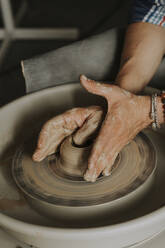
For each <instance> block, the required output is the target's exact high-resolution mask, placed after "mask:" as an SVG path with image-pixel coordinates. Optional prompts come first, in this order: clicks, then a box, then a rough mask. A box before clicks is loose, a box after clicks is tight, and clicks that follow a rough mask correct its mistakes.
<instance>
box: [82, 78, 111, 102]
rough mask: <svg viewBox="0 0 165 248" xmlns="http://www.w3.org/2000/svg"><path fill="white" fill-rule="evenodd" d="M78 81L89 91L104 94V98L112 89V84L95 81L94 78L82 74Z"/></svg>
mask: <svg viewBox="0 0 165 248" xmlns="http://www.w3.org/2000/svg"><path fill="white" fill-rule="evenodd" d="M80 82H81V84H82V85H83V87H84V88H85V89H86V90H87V91H89V92H90V93H93V94H96V95H100V96H104V97H105V98H107V97H108V96H109V93H110V92H112V90H113V86H112V85H110V84H104V83H100V82H96V81H94V80H91V79H88V78H87V77H86V76H84V75H81V76H80Z"/></svg>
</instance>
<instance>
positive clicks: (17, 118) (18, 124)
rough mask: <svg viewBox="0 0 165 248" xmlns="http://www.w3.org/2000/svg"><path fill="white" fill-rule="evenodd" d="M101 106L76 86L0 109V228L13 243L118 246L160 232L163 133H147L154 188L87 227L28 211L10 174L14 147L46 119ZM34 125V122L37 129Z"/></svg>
mask: <svg viewBox="0 0 165 248" xmlns="http://www.w3.org/2000/svg"><path fill="white" fill-rule="evenodd" d="M92 104H95V105H97V104H101V105H103V104H104V102H103V100H102V98H100V97H96V96H93V95H91V94H88V93H87V92H86V91H85V90H84V89H82V88H81V86H80V85H79V84H78V83H77V84H67V85H61V86H57V87H55V88H49V89H46V90H43V91H40V92H37V93H33V94H30V95H27V96H25V97H23V98H21V99H19V100H17V101H15V102H12V103H10V104H8V105H6V106H5V107H3V108H1V109H0V120H1V128H0V207H1V210H0V226H1V227H2V228H3V229H4V230H6V231H7V232H8V233H10V234H11V235H13V236H15V237H16V238H17V239H19V240H21V241H23V242H25V243H27V244H30V245H33V246H36V247H40V248H52V247H58V248H66V247H71V248H77V247H79V248H84V247H86V248H100V247H102V248H107V247H113V248H121V247H126V246H131V245H134V244H137V243H140V242H143V241H144V240H148V239H150V238H151V237H153V236H154V235H156V234H158V233H159V232H161V231H162V230H164V229H165V207H164V202H165V200H164V188H165V180H164V179H165V165H164V160H165V135H164V133H165V132H164V131H163V130H162V133H161V134H160V133H153V132H152V131H149V130H146V131H145V134H146V135H147V136H148V137H149V138H150V140H151V141H152V143H153V144H154V145H155V148H156V151H157V171H156V179H155V182H154V185H153V189H152V191H151V192H150V193H148V195H147V196H146V197H145V199H143V201H142V202H140V203H139V204H138V205H137V206H136V207H134V208H132V209H131V210H129V211H128V212H125V213H124V214H123V215H120V216H118V217H117V218H116V217H115V218H114V219H110V220H108V221H107V223H106V225H102V226H101V225H100V226H99V223H98V226H97V227H92V228H83V229H81V228H77V229H73V228H65V227H63V226H62V224H61V223H57V222H55V221H51V220H49V219H47V218H45V217H43V216H41V215H39V214H37V213H36V212H35V211H33V210H32V209H31V208H30V207H29V206H28V205H27V203H26V201H25V200H24V199H23V197H22V194H21V193H20V192H19V191H18V189H17V188H16V186H15V184H14V182H13V180H12V178H11V174H10V166H11V160H12V158H13V153H14V152H15V149H16V147H17V146H18V144H20V143H21V142H22V141H23V140H25V139H27V138H28V137H29V136H31V135H32V134H33V135H36V134H37V133H38V131H39V130H40V127H41V126H42V124H43V123H44V122H45V120H47V119H49V118H50V117H52V116H54V115H57V114H59V113H61V112H63V111H65V110H66V109H70V108H71V107H76V106H88V105H92ZM36 123H39V124H38V125H37V124H36Z"/></svg>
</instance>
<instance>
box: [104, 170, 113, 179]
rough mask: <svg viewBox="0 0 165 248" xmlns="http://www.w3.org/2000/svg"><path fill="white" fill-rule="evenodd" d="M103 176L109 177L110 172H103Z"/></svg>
mask: <svg viewBox="0 0 165 248" xmlns="http://www.w3.org/2000/svg"><path fill="white" fill-rule="evenodd" d="M103 175H104V176H106V177H108V176H110V175H111V171H109V170H104V171H103Z"/></svg>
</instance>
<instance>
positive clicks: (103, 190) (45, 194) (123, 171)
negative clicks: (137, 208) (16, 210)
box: [13, 135, 155, 206]
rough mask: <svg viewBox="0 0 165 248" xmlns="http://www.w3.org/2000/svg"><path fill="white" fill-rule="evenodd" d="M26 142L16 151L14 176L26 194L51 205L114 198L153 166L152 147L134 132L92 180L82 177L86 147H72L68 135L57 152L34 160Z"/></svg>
mask: <svg viewBox="0 0 165 248" xmlns="http://www.w3.org/2000/svg"><path fill="white" fill-rule="evenodd" d="M29 144H30V143H27V144H24V146H23V147H21V148H20V149H19V150H18V151H17V153H16V156H15V158H14V161H13V176H14V179H15V181H16V183H17V185H18V186H19V188H21V190H22V191H23V192H24V193H25V194H26V195H28V196H32V197H33V198H35V199H39V200H40V201H44V202H48V203H51V204H55V205H63V206H91V205H96V204H97V205H98V204H103V203H107V202H111V201H114V200H116V199H119V198H121V197H123V196H125V195H127V194H128V193H130V192H133V191H134V190H135V189H137V188H138V187H139V186H140V185H142V184H143V183H144V182H145V180H146V179H147V178H148V177H149V176H150V175H151V174H152V172H153V170H154V168H155V150H154V148H153V146H152V144H151V143H150V141H149V140H148V139H147V138H146V137H145V136H144V135H138V136H137V137H136V138H135V139H134V140H133V141H132V142H130V143H129V144H128V145H127V146H126V147H125V148H124V149H123V150H122V151H121V152H120V154H119V155H118V157H117V159H116V161H115V163H114V169H113V173H112V174H111V175H110V176H108V177H100V178H98V179H97V180H96V182H94V183H90V182H86V181H84V180H83V177H82V174H83V173H84V170H85V168H86V166H87V158H88V153H89V150H90V148H78V147H74V146H73V145H72V140H71V138H70V137H69V138H67V139H66V140H65V141H64V142H63V144H62V145H61V150H60V155H59V154H54V155H52V156H49V157H48V158H46V159H45V160H44V161H42V162H39V163H38V162H34V161H33V160H32V159H31V155H32V152H33V151H32V150H30V149H29V147H30V145H29ZM67 152H68V153H67ZM70 154H74V156H73V157H71V156H70Z"/></svg>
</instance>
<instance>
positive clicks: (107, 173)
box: [102, 152, 118, 176]
mask: <svg viewBox="0 0 165 248" xmlns="http://www.w3.org/2000/svg"><path fill="white" fill-rule="evenodd" d="M117 156H118V152H113V154H112V155H111V154H110V156H107V159H108V163H107V165H106V166H105V168H104V170H103V172H102V173H103V175H104V176H110V175H111V171H112V167H113V165H114V163H115V160H116V158H117Z"/></svg>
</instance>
